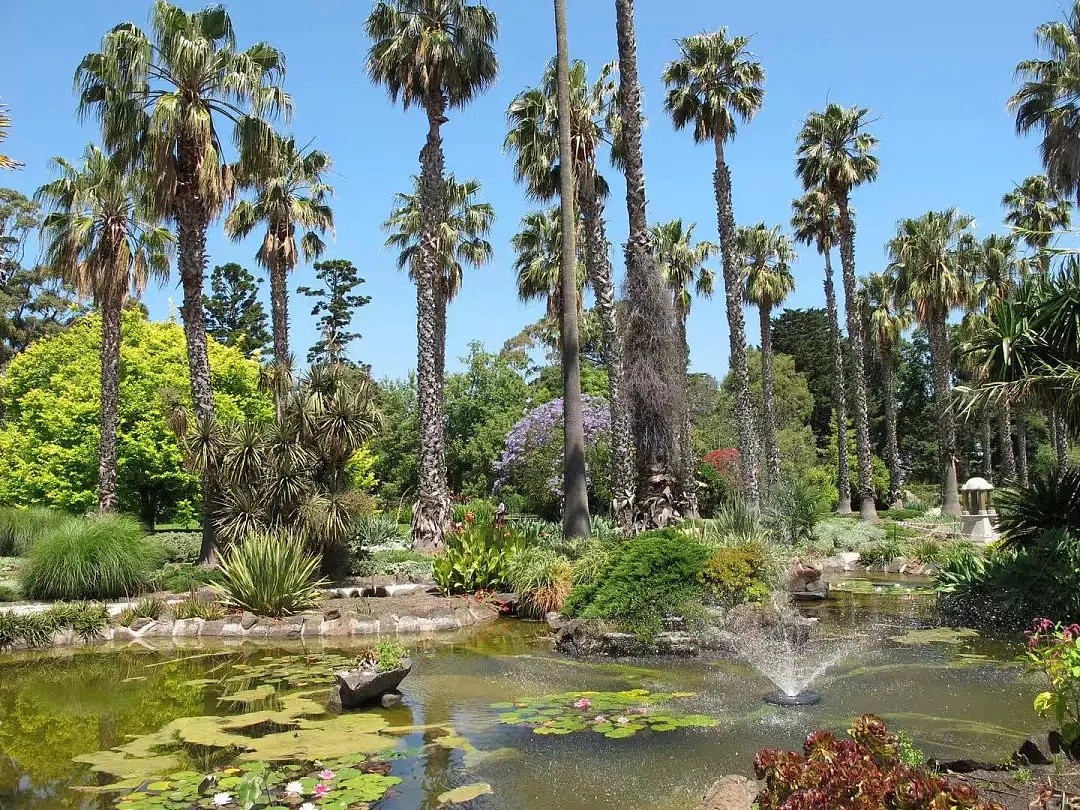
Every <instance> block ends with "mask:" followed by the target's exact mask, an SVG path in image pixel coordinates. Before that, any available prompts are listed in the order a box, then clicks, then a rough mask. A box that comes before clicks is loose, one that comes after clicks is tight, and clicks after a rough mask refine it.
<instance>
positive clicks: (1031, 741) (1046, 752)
mask: <svg viewBox="0 0 1080 810" xmlns="http://www.w3.org/2000/svg"><path fill="white" fill-rule="evenodd" d="M1013 759H1014V760H1016V761H1017V762H1019V763H1021V764H1023V765H1053V764H1054V753H1053V751H1051V749H1050V745H1049V742H1048V741H1047V740H1042V739H1038V738H1036V737H1028V738H1027V739H1026V740H1024V742H1023V744H1022V745H1021V746H1020V748H1018V749H1017V751H1016V753H1015V754H1014V755H1013Z"/></svg>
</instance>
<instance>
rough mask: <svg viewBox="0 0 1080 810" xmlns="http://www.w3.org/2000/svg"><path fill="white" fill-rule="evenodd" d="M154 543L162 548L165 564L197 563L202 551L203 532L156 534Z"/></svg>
mask: <svg viewBox="0 0 1080 810" xmlns="http://www.w3.org/2000/svg"><path fill="white" fill-rule="evenodd" d="M153 539H154V541H155V542H156V543H157V544H158V545H159V546H161V554H162V557H163V558H164V559H165V562H170V563H195V562H198V561H199V552H200V551H201V550H202V532H201V531H199V532H155V533H154V535H153Z"/></svg>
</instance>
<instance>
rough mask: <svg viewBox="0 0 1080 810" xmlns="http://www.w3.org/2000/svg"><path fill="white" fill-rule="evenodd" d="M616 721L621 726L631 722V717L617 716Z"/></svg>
mask: <svg viewBox="0 0 1080 810" xmlns="http://www.w3.org/2000/svg"><path fill="white" fill-rule="evenodd" d="M615 722H616V723H618V724H619V725H620V726H625V725H626V724H627V723H629V722H630V718H629V717H616V718H615Z"/></svg>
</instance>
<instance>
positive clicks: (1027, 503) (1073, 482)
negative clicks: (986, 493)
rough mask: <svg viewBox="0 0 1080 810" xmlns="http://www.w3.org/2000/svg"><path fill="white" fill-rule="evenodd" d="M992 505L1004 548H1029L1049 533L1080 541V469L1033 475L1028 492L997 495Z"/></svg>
mask: <svg viewBox="0 0 1080 810" xmlns="http://www.w3.org/2000/svg"><path fill="white" fill-rule="evenodd" d="M994 505H995V506H996V507H997V512H998V530H999V531H1000V532H1001V538H1002V540H1003V541H1004V542H1005V543H1006V544H1007V545H1012V546H1029V545H1032V544H1034V543H1035V542H1036V541H1038V540H1039V538H1040V537H1042V536H1043V535H1044V534H1045V533H1046V532H1048V531H1052V530H1061V531H1065V532H1068V533H1069V534H1071V535H1072V536H1073V537H1080V467H1066V468H1065V469H1060V470H1052V471H1047V472H1044V473H1035V474H1033V475H1032V476H1031V481H1030V485H1029V486H1028V488H1027V489H1023V490H1020V489H1004V490H1002V491H1000V492H998V493H997V494H996V495H995V496H994Z"/></svg>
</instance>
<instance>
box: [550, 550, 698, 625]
mask: <svg viewBox="0 0 1080 810" xmlns="http://www.w3.org/2000/svg"><path fill="white" fill-rule="evenodd" d="M708 558H709V551H708V550H707V549H706V548H705V547H704V546H703V545H701V544H700V543H697V542H695V541H693V540H691V539H689V538H687V536H686V535H685V534H683V533H682V532H679V531H677V530H675V529H663V530H660V531H652V532H644V533H642V534H639V535H638V536H637V537H634V538H632V539H630V540H627V541H626V542H624V543H623V544H622V545H620V546H618V551H617V553H613V554H611V555H610V556H609V558H608V561H607V562H606V564H605V565H604V567H603V568H602V569H601V570H600V572H599V574H598V576H596V577H595V578H594V580H593V582H591V583H590V584H588V585H578V586H575V587H574V589H573V591H571V592H570V596H569V597H568V598H567V600H566V604H565V605H564V608H563V612H564V613H565V614H566V615H568V616H577V617H580V618H583V619H599V620H602V621H610V622H612V623H613V624H615V625H617V626H620V627H623V628H625V629H626V630H628V631H630V632H634V633H636V634H638V635H639V636H641V637H651V636H654V635H655V634H656V633H657V632H659V630H660V628H661V626H662V619H663V617H664V616H665V615H668V614H677V613H682V612H685V610H686V609H687V608H690V607H691V606H692V605H693V603H694V602H696V601H699V600H700V599H701V596H702V590H703V588H702V579H701V575H702V572H703V571H704V570H705V562H706V560H707V559H708Z"/></svg>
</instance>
